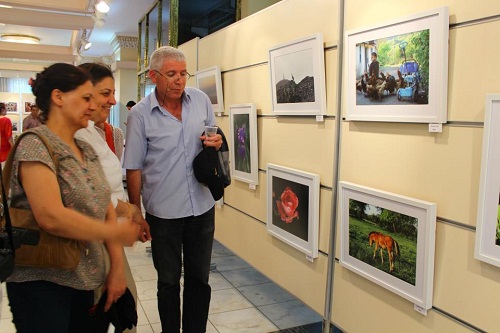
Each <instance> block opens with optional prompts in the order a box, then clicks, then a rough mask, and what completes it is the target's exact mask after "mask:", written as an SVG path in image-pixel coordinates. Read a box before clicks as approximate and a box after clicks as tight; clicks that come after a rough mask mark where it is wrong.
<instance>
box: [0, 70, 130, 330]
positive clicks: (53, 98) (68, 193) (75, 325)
mask: <svg viewBox="0 0 500 333" xmlns="http://www.w3.org/2000/svg"><path fill="white" fill-rule="evenodd" d="M32 90H33V94H34V95H35V96H36V103H37V105H38V106H39V107H40V109H41V111H42V113H41V116H42V118H43V120H44V122H45V124H44V125H42V126H40V127H37V128H35V129H32V130H29V131H28V133H30V132H37V133H38V135H40V136H43V137H44V138H45V139H46V140H47V141H48V142H50V145H51V149H52V151H53V153H54V158H55V159H56V160H57V161H58V163H57V165H56V164H55V163H54V161H53V159H52V157H51V156H50V154H49V151H48V148H47V147H46V146H45V144H44V143H43V142H42V141H41V140H40V138H39V137H38V136H37V135H33V134H31V135H30V134H28V135H26V136H24V137H23V138H22V139H21V141H20V143H19V146H18V147H17V150H16V151H15V155H14V160H13V165H12V177H11V182H10V184H11V207H15V208H21V209H30V210H32V212H33V214H34V216H35V218H36V221H37V223H38V225H39V226H40V228H42V229H43V230H45V231H46V232H48V233H50V234H52V235H55V236H59V237H65V238H70V239H76V240H79V241H80V244H81V246H80V260H79V263H78V265H77V267H76V268H75V269H72V270H69V269H58V268H33V267H25V266H16V267H15V269H14V272H13V274H12V276H11V277H10V278H9V279H8V280H7V293H8V297H9V303H10V307H11V311H12V314H13V322H14V324H15V326H16V330H17V332H19V333H25V332H27V333H30V332H37V333H39V332H40V333H45V332H47V333H49V332H72V333H73V332H82V333H88V332H91V328H90V327H91V323H90V317H89V313H88V311H89V309H90V308H91V307H92V306H93V304H94V289H96V288H97V287H99V286H101V285H102V284H103V283H104V282H105V278H106V277H105V263H104V255H103V254H104V249H103V246H102V241H104V243H105V245H106V247H107V248H108V251H110V252H112V253H120V254H121V248H122V245H123V244H129V245H130V244H133V242H134V241H135V240H136V239H137V237H138V232H139V229H138V226H137V224H135V223H133V222H132V221H131V220H127V221H124V222H123V223H118V222H117V217H116V213H115V210H114V209H113V206H112V204H111V202H110V199H109V198H110V189H109V185H108V183H107V182H106V179H105V177H104V173H103V171H102V168H101V165H100V163H99V160H98V158H97V155H96V153H95V151H94V149H93V148H92V147H91V146H90V145H88V144H87V143H85V142H83V141H81V140H78V139H75V137H74V135H75V132H76V131H77V130H79V129H81V128H84V127H86V126H87V125H88V121H89V118H90V115H91V113H92V112H93V111H94V110H95V109H96V103H95V101H94V98H93V92H94V89H93V85H92V82H91V81H90V76H89V74H88V73H87V72H86V71H85V70H83V69H80V68H77V67H75V66H73V65H69V64H64V63H57V64H54V65H51V66H49V67H48V68H46V69H45V70H44V71H42V72H41V73H39V74H37V77H36V80H35V81H34V82H33V84H32ZM115 258H116V260H118V261H119V260H120V259H119V256H114V257H113V258H112V260H115ZM112 265H118V266H119V265H123V263H120V262H114V263H112ZM120 296H121V295H120V294H119V291H116V290H114V291H112V292H111V293H110V294H109V299H108V302H107V303H106V310H107V309H109V307H110V306H111V304H112V302H116V301H117V300H118V298H119V297H120Z"/></svg>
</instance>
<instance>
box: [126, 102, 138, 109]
mask: <svg viewBox="0 0 500 333" xmlns="http://www.w3.org/2000/svg"><path fill="white" fill-rule="evenodd" d="M135 104H136V103H135V102H134V101H128V102H127V105H125V106H126V107H127V110H129V111H130V109H132V107H133V106H134V105H135Z"/></svg>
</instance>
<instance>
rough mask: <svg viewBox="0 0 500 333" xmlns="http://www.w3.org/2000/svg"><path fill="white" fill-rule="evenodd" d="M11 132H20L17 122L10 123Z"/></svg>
mask: <svg viewBox="0 0 500 333" xmlns="http://www.w3.org/2000/svg"><path fill="white" fill-rule="evenodd" d="M12 132H16V133H19V132H20V128H19V122H18V121H13V122H12Z"/></svg>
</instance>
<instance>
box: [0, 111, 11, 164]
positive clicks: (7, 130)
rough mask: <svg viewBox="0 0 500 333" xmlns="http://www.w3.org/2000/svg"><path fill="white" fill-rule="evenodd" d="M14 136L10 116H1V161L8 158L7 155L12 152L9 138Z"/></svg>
mask: <svg viewBox="0 0 500 333" xmlns="http://www.w3.org/2000/svg"><path fill="white" fill-rule="evenodd" d="M11 137H12V121H10V119H9V118H7V117H5V116H3V117H0V140H1V144H0V162H4V161H5V160H6V159H7V155H9V152H10V148H11V146H10V143H9V139H10V138H11Z"/></svg>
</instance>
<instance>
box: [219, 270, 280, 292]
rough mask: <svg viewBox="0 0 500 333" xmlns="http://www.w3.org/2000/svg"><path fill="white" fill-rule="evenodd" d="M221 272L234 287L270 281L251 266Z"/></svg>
mask: <svg viewBox="0 0 500 333" xmlns="http://www.w3.org/2000/svg"><path fill="white" fill-rule="evenodd" d="M221 274H222V275H223V276H224V277H225V278H226V279H227V280H228V281H229V282H230V283H231V284H232V285H233V286H235V287H236V288H240V287H246V286H252V285H256V284H261V283H268V282H271V280H269V279H268V278H267V277H265V276H264V275H263V274H261V273H260V272H259V271H257V270H256V269H255V268H253V267H250V268H242V269H234V270H229V271H225V272H221Z"/></svg>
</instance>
